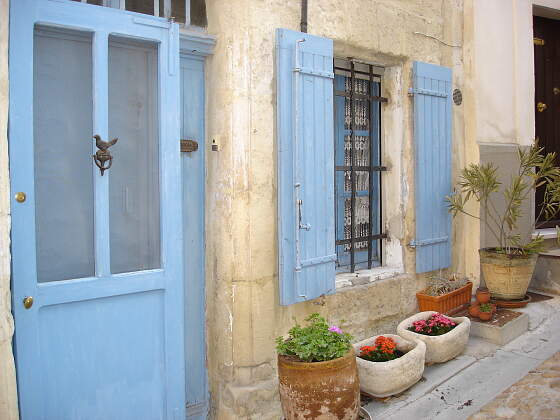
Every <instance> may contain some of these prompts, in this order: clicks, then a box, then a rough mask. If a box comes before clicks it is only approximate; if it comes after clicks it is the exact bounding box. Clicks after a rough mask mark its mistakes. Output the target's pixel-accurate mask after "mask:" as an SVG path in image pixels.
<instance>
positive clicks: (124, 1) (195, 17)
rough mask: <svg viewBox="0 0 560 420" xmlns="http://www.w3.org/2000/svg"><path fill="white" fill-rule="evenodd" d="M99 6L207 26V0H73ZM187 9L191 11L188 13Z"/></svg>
mask: <svg viewBox="0 0 560 420" xmlns="http://www.w3.org/2000/svg"><path fill="white" fill-rule="evenodd" d="M72 1H77V2H80V3H88V4H94V5H97V6H105V7H112V8H115V9H123V10H130V11H131V12H137V13H144V14H147V15H153V16H160V17H165V18H171V17H173V18H174V19H175V21H176V22H178V23H183V24H187V25H195V26H201V27H205V26H206V25H207V21H206V2H205V0H72ZM187 10H188V11H189V13H187Z"/></svg>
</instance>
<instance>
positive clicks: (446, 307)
mask: <svg viewBox="0 0 560 420" xmlns="http://www.w3.org/2000/svg"><path fill="white" fill-rule="evenodd" d="M472 286H473V285H472V282H470V281H468V279H467V278H465V277H464V276H459V275H458V274H452V275H450V276H433V277H431V278H430V279H429V280H428V287H427V288H426V289H424V290H422V291H420V292H417V293H416V299H417V300H418V307H419V309H420V311H421V312H423V311H436V312H441V313H445V312H449V311H451V310H453V309H455V308H458V307H459V306H461V305H466V304H468V303H469V302H470V301H471V294H472Z"/></svg>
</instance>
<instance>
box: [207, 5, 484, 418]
mask: <svg viewBox="0 0 560 420" xmlns="http://www.w3.org/2000/svg"><path fill="white" fill-rule="evenodd" d="M308 20H309V26H308V31H309V33H311V34H315V35H320V36H325V37H329V38H332V39H333V40H334V46H335V55H336V56H337V57H355V58H358V59H361V60H366V61H369V62H373V63H376V64H378V65H381V66H383V67H385V68H386V71H385V75H384V80H383V90H384V91H383V92H382V93H383V95H384V96H387V97H388V98H389V103H388V104H387V105H384V106H383V121H382V126H383V134H382V137H383V138H382V142H383V149H384V156H383V160H384V163H385V164H387V165H388V166H390V171H389V172H388V173H387V174H384V181H383V182H384V191H385V193H384V194H385V195H384V197H383V198H384V203H386V206H385V204H384V206H385V207H384V211H385V215H384V216H385V217H384V219H385V221H386V226H387V228H388V230H389V234H390V238H389V241H387V244H386V245H387V246H386V253H387V255H386V257H387V259H386V260H387V261H388V263H389V265H390V266H391V268H393V269H395V270H396V271H400V273H401V274H399V275H394V276H389V277H388V278H384V279H379V280H377V279H376V276H375V275H372V276H371V277H370V280H368V281H366V282H365V284H362V285H359V286H350V287H345V288H340V289H338V290H337V292H336V294H334V295H332V296H328V297H326V298H322V299H316V300H315V301H311V302H304V303H300V304H295V305H291V306H287V307H281V306H280V305H279V304H278V300H279V299H278V278H277V252H278V250H277V228H276V204H277V203H276V194H277V191H276V170H277V166H276V165H277V162H276V155H277V145H276V127H275V118H276V116H275V103H276V92H275V89H276V79H275V59H274V53H275V52H274V41H275V39H274V35H275V29H276V28H280V27H282V28H289V29H295V30H299V22H300V2H285V1H280V0H252V1H249V0H236V1H226V0H215V1H213V2H208V31H209V32H210V33H211V34H215V35H216V36H217V46H216V50H215V54H214V55H213V56H212V57H211V58H210V59H209V61H208V67H207V69H208V73H207V86H208V97H207V106H208V130H207V132H208V135H209V141H210V142H212V141H214V142H215V143H216V144H217V145H218V148H219V151H217V152H209V154H208V162H207V168H208V176H207V203H206V205H207V226H206V232H207V247H206V252H207V325H208V367H209V377H210V386H211V393H212V395H211V396H212V413H211V414H212V417H213V418H219V419H241V418H243V419H277V418H278V417H279V415H280V414H279V413H280V406H279V401H278V396H277V381H276V372H275V369H276V367H275V363H276V362H275V360H276V353H275V349H274V346H275V345H274V338H275V337H277V336H279V335H281V334H285V333H286V332H287V330H288V329H289V327H290V326H291V325H292V324H293V318H294V317H296V318H297V319H298V320H299V321H301V320H303V318H305V317H306V316H307V315H308V314H310V313H313V312H320V313H322V314H323V315H325V316H326V317H327V318H328V319H329V321H331V322H340V321H341V320H342V319H344V320H346V322H345V324H344V325H345V328H346V329H347V330H348V331H349V332H351V333H352V334H354V336H355V339H356V340H358V339H362V338H364V337H366V336H368V335H373V334H375V333H380V332H392V331H394V328H395V326H396V324H397V322H398V321H400V320H402V319H403V318H404V317H405V316H406V315H408V314H410V313H412V312H414V311H415V310H416V298H415V292H416V291H417V290H419V289H421V288H422V287H423V286H424V285H425V278H426V276H416V275H415V274H414V272H415V256H414V252H413V251H412V250H410V249H408V248H407V247H406V246H405V244H406V243H408V242H409V241H410V240H411V239H412V238H413V237H414V229H415V224H414V174H413V168H414V159H413V151H414V144H413V142H412V130H413V126H412V118H413V108H412V99H411V98H410V97H409V96H408V89H409V88H410V87H411V75H412V62H413V61H415V60H420V61H425V62H430V63H435V64H440V65H445V66H449V67H452V68H453V77H454V79H453V85H454V86H453V87H454V88H455V87H458V88H461V89H463V87H464V86H463V84H464V81H463V79H464V69H463V48H462V47H461V46H462V44H463V0H429V1H427V0H379V1H376V2H371V1H368V0H357V1H353V2H343V1H337V0H322V1H311V2H309V13H308ZM414 32H420V33H421V34H415V33H414ZM426 35H429V36H434V37H436V38H438V39H440V40H441V41H444V42H446V43H448V44H452V45H458V46H459V47H450V46H447V45H445V44H444V43H442V42H439V41H437V40H434V39H433V38H430V37H428V36H426ZM463 109H464V106H455V105H454V106H453V115H454V125H453V138H454V154H453V159H454V160H453V166H454V169H455V172H456V169H457V168H458V167H459V165H462V164H463V163H464V162H465V161H466V160H467V156H466V155H465V154H466V147H465V143H464V129H465V128H464V124H463ZM468 159H472V157H468ZM463 229H465V226H464V224H462V222H460V221H457V222H456V223H455V230H454V235H455V239H454V244H453V253H454V254H453V258H454V268H455V269H458V270H460V271H461V272H464V273H465V274H474V275H477V274H478V267H476V271H475V272H473V273H469V272H468V270H470V267H468V266H467V265H465V258H464V257H463V256H464V255H465V253H466V252H467V251H466V250H465V247H464V241H462V240H460V238H461V237H462V236H464V235H462V231H463Z"/></svg>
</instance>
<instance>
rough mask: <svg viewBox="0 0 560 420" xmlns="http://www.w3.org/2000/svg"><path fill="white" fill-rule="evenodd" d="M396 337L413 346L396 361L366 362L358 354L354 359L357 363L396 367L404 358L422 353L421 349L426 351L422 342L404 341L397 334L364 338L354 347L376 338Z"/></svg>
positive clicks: (404, 339)
mask: <svg viewBox="0 0 560 420" xmlns="http://www.w3.org/2000/svg"><path fill="white" fill-rule="evenodd" d="M380 336H383V337H391V336H392V337H391V338H393V337H396V338H398V339H399V340H402V341H404V342H405V343H411V344H413V345H414V347H412V348H411V349H410V350H409V351H407V352H406V353H404V354H403V355H402V356H401V357H397V358H396V359H393V360H386V361H384V362H374V361H373V360H366V359H362V358H361V357H360V356H358V353H356V359H357V360H359V362H365V363H373V364H375V365H377V364H383V366H389V367H390V366H392V365H396V364H398V363H399V361H402V360H403V359H404V358H406V357H411V356H412V355H413V354H415V353H417V352H420V351H422V347H424V352H425V351H426V349H425V347H426V343H424V342H423V341H422V340H410V339H406V338H404V337H401V336H400V335H397V334H379V335H373V336H371V337H368V338H365V339H363V340H360V341H358V342H357V343H355V344H354V347H358V346H360V345H361V344H360V343H363V342H364V341H368V340H372V339H373V340H375V339H376V338H377V337H380ZM397 348H398V343H397Z"/></svg>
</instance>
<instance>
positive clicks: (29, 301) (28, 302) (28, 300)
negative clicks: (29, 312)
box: [23, 296, 33, 309]
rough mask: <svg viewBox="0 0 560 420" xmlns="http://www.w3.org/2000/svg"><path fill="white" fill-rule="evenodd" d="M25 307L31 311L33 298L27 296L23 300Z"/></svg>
mask: <svg viewBox="0 0 560 420" xmlns="http://www.w3.org/2000/svg"><path fill="white" fill-rule="evenodd" d="M23 306H24V307H25V309H29V308H31V307H32V306H33V296H26V297H25V298H24V299H23Z"/></svg>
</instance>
